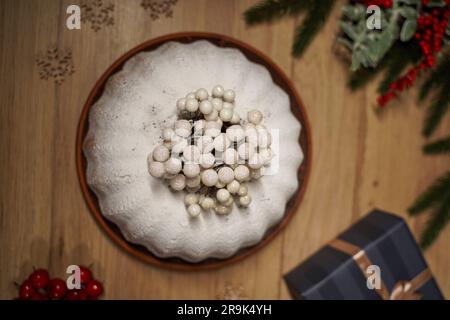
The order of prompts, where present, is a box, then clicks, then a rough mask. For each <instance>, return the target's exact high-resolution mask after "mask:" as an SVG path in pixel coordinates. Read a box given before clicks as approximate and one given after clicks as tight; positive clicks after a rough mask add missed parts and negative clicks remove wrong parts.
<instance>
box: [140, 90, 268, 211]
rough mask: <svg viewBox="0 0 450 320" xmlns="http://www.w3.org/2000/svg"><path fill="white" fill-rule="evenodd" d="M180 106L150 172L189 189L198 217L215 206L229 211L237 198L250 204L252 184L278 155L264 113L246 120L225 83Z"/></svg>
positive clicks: (189, 203)
mask: <svg viewBox="0 0 450 320" xmlns="http://www.w3.org/2000/svg"><path fill="white" fill-rule="evenodd" d="M176 107H177V113H178V118H179V120H177V121H176V122H175V124H174V126H173V127H172V128H166V129H164V130H163V134H162V138H163V142H162V144H161V145H158V146H157V147H155V148H154V149H153V152H152V153H151V154H150V155H149V157H148V170H149V173H150V175H152V176H153V177H155V178H161V179H165V180H167V181H168V184H169V186H170V187H171V188H172V189H173V190H175V191H181V190H186V191H187V194H186V196H185V200H184V202H185V205H186V207H187V211H188V213H189V215H190V216H192V217H197V216H198V215H199V214H200V213H201V212H202V211H209V210H214V211H215V212H216V213H217V214H221V215H225V214H229V213H230V212H231V210H232V205H233V202H236V203H237V204H238V205H239V206H241V207H248V206H249V205H250V203H251V201H252V198H251V196H250V194H249V193H248V187H247V182H249V181H251V180H254V179H259V178H260V177H261V168H262V167H263V166H268V165H270V161H271V159H272V157H273V155H272V150H271V148H270V147H271V143H272V136H271V134H270V132H269V131H268V130H267V128H266V127H265V126H264V125H263V124H262V121H263V114H262V113H261V112H260V111H259V110H252V111H250V112H249V113H248V114H247V120H246V121H245V120H241V117H240V116H239V114H238V113H237V112H236V111H235V110H234V109H235V92H234V91H233V90H230V89H227V90H225V89H224V88H223V87H222V86H220V85H217V86H215V87H214V88H213V89H212V91H211V95H210V94H209V93H208V91H207V90H206V89H203V88H201V89H198V90H197V91H195V92H191V93H189V94H187V95H186V97H184V98H181V99H178V101H177V102H176Z"/></svg>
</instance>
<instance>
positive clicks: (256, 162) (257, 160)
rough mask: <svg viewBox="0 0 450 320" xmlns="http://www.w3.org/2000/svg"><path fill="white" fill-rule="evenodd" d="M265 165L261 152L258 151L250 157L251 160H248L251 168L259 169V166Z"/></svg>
mask: <svg viewBox="0 0 450 320" xmlns="http://www.w3.org/2000/svg"><path fill="white" fill-rule="evenodd" d="M263 165H264V163H263V161H262V157H261V155H260V154H259V153H256V152H255V154H253V155H252V156H251V157H250V159H249V161H248V166H249V167H250V168H251V169H259V168H261V167H262V166H263Z"/></svg>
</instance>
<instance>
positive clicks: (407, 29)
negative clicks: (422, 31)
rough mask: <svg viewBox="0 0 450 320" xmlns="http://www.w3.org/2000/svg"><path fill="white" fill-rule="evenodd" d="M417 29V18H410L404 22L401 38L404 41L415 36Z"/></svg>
mask: <svg viewBox="0 0 450 320" xmlns="http://www.w3.org/2000/svg"><path fill="white" fill-rule="evenodd" d="M416 29H417V20H413V19H408V20H406V21H405V23H403V26H402V30H401V31H400V40H401V41H403V42H406V41H409V40H411V39H412V37H414V34H415V33H416Z"/></svg>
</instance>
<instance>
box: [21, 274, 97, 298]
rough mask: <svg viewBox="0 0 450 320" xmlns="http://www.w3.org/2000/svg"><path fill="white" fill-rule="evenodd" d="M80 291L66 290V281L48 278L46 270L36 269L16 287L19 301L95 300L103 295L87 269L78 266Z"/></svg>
mask: <svg viewBox="0 0 450 320" xmlns="http://www.w3.org/2000/svg"><path fill="white" fill-rule="evenodd" d="M80 283H81V288H80V289H68V287H67V284H66V281H64V280H62V279H59V278H50V274H49V272H48V270H46V269H36V270H34V271H33V272H32V273H31V274H30V276H29V277H28V278H27V279H25V280H24V281H23V282H22V283H21V284H20V285H17V286H18V289H19V296H18V297H17V299H19V300H97V299H98V298H99V297H100V296H101V295H102V294H103V286H102V284H101V283H100V282H99V281H97V280H96V279H94V277H93V275H92V271H91V270H90V269H89V268H86V267H83V266H80Z"/></svg>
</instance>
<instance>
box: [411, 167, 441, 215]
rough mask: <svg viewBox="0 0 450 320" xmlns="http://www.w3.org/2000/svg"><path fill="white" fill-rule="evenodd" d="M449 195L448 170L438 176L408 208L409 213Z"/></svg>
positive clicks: (418, 210)
mask: <svg viewBox="0 0 450 320" xmlns="http://www.w3.org/2000/svg"><path fill="white" fill-rule="evenodd" d="M449 195H450V171H449V172H447V173H446V174H444V175H443V176H442V177H441V178H439V179H438V180H437V181H436V182H435V183H434V184H433V185H431V187H429V188H428V189H427V190H426V191H425V192H424V193H422V194H421V195H420V196H419V198H417V199H416V201H415V202H414V204H413V205H412V206H411V207H410V208H409V209H408V211H409V214H410V215H412V216H414V215H417V214H419V213H421V212H422V211H424V210H426V209H428V208H430V207H431V206H433V205H434V204H436V203H437V202H438V201H440V199H442V198H444V197H448V196H449Z"/></svg>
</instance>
